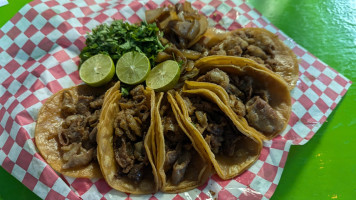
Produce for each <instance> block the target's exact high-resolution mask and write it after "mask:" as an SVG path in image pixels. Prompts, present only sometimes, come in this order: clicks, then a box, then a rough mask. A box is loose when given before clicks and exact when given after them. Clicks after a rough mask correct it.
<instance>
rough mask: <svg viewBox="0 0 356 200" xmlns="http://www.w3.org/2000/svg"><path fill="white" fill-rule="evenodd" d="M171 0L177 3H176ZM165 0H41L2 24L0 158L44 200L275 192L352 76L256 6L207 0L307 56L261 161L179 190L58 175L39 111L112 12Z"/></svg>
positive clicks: (129, 16) (231, 18) (211, 12)
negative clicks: (41, 141) (134, 189)
mask: <svg viewBox="0 0 356 200" xmlns="http://www.w3.org/2000/svg"><path fill="white" fill-rule="evenodd" d="M177 2H178V1H177V0H172V1H171V3H173V4H175V3H177ZM168 3H169V2H168V1H164V0H144V1H105V0H84V1H80V0H74V1H73V0H57V1H55V0H34V1H33V2H31V3H30V4H28V5H26V6H24V7H23V8H22V9H21V10H20V11H19V12H18V13H17V14H16V15H15V16H14V17H13V18H12V19H11V20H10V21H9V22H7V23H6V24H5V25H4V26H3V27H2V28H1V30H0V83H1V85H0V164H1V166H2V167H3V168H4V169H5V170H6V171H8V172H9V173H11V174H12V175H13V176H14V177H16V178H17V179H18V180H19V181H21V182H22V183H23V184H24V185H26V186H27V187H28V188H29V189H30V190H32V191H33V192H34V193H36V194H37V195H38V196H39V197H41V198H43V199H65V198H68V199H80V198H82V199H116V198H120V199H175V200H178V199H215V198H217V199H242V200H243V199H269V198H270V197H271V196H272V194H273V193H274V191H275V189H276V187H277V185H278V182H279V180H280V177H281V174H282V172H283V168H284V165H285V162H286V159H287V155H288V151H289V148H290V146H291V145H292V144H295V145H302V144H305V143H306V142H307V141H308V140H310V138H311V137H312V136H313V135H314V134H315V132H316V131H317V130H318V129H319V128H320V126H321V125H322V124H323V123H324V122H325V120H326V118H327V117H328V116H329V114H330V113H331V112H332V110H333V109H334V108H335V107H336V105H337V103H338V102H339V101H340V99H341V98H342V96H343V95H344V94H345V93H346V91H347V89H348V88H349V86H350V85H351V81H349V80H348V79H347V78H345V77H344V76H343V75H341V74H339V73H338V72H336V71H335V70H334V69H332V68H330V67H329V66H327V65H326V64H325V63H323V62H322V61H320V60H319V59H317V58H316V57H315V56H313V55H312V54H310V53H309V52H308V51H306V50H305V49H304V48H302V47H301V46H299V45H298V44H296V43H295V42H293V41H292V40H291V39H290V38H288V37H287V36H286V35H285V34H284V33H282V32H281V31H280V30H279V29H277V28H276V27H275V26H273V25H272V24H271V23H270V22H269V21H268V20H267V19H266V18H264V17H263V16H261V14H260V13H259V12H258V11H257V10H256V9H254V8H253V7H252V6H251V5H249V4H247V3H245V2H244V1H241V0H227V1H216V0H200V1H194V2H192V5H193V7H194V8H196V9H198V10H200V11H201V12H202V13H204V14H205V15H206V16H208V17H209V23H210V24H211V25H213V26H216V27H218V28H221V29H228V30H233V29H236V28H241V27H263V28H266V29H268V30H269V31H271V32H273V33H276V34H277V35H279V36H280V39H281V40H283V41H284V42H285V43H286V44H287V45H288V46H289V47H290V48H291V49H293V51H294V52H295V54H296V55H297V56H298V58H299V59H300V66H299V69H300V78H299V81H298V84H297V87H296V88H295V89H294V90H293V91H292V92H291V93H292V97H293V107H292V110H293V112H292V115H291V118H290V122H289V125H288V127H287V129H286V130H285V131H284V132H283V133H282V134H281V135H280V136H278V137H277V138H275V139H273V140H272V141H267V142H264V147H263V149H262V153H261V156H260V158H259V160H258V161H257V162H256V163H255V164H254V165H253V166H252V167H251V168H250V169H249V170H248V171H246V172H245V173H243V174H242V175H240V176H238V177H236V178H234V179H231V180H227V181H224V180H221V179H220V178H219V177H218V176H217V175H213V176H212V177H211V178H210V180H209V181H208V182H207V183H206V184H205V185H203V186H201V187H199V188H197V189H194V190H191V191H188V192H184V193H179V194H164V193H156V194H152V195H129V194H126V193H122V192H118V191H116V190H113V189H111V188H110V187H109V186H108V185H107V183H106V182H105V180H104V179H81V178H77V179H75V178H70V177H65V176H63V175H60V174H57V173H56V172H55V171H53V170H52V168H51V167H50V166H49V165H48V164H47V163H46V162H45V161H44V160H43V158H42V157H41V156H40V154H39V153H38V151H37V149H36V147H35V145H34V139H33V138H34V129H35V123H36V119H37V114H38V111H39V109H40V107H41V106H42V104H43V103H44V101H45V100H46V99H47V98H48V97H49V96H51V95H52V94H54V93H55V92H57V91H59V90H61V89H62V88H67V87H69V86H73V85H77V84H80V83H81V80H80V78H79V75H78V67H77V66H78V64H79V57H78V55H79V53H80V50H81V49H82V48H83V47H84V45H85V43H84V42H85V35H86V33H87V32H89V31H90V30H91V29H92V28H94V27H95V26H97V25H99V24H101V23H104V22H108V23H110V22H111V21H112V20H113V19H124V20H127V21H129V22H131V23H134V22H138V21H140V20H142V19H144V11H145V10H146V9H154V8H157V7H159V6H163V5H166V4H168Z"/></svg>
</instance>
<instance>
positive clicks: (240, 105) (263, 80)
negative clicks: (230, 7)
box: [185, 56, 291, 139]
mask: <svg viewBox="0 0 356 200" xmlns="http://www.w3.org/2000/svg"><path fill="white" fill-rule="evenodd" d="M196 67H197V68H198V69H199V70H200V75H199V76H198V78H197V79H196V81H197V82H194V81H187V82H186V84H185V88H186V89H196V88H205V89H208V90H210V91H213V92H214V93H215V94H216V95H217V96H218V97H219V99H220V100H221V101H222V102H223V103H224V104H225V105H228V106H229V110H230V112H228V113H227V114H228V115H229V116H231V117H232V118H234V119H236V121H237V122H238V123H239V124H240V125H241V126H243V127H245V128H246V129H250V131H251V132H252V133H254V134H256V135H258V136H259V137H260V138H261V139H272V138H273V137H275V136H277V135H278V134H280V133H281V132H282V131H283V130H284V129H285V127H286V126H287V124H288V121H289V117H290V113H291V97H290V93H289V89H288V85H287V84H286V82H285V81H283V80H282V79H281V78H280V77H279V76H277V75H276V74H273V73H271V72H269V71H268V70H266V69H264V68H263V67H262V66H260V65H258V64H257V63H255V62H253V61H250V60H248V59H244V58H238V57H229V56H214V58H211V57H206V58H203V59H201V60H199V61H198V65H196ZM199 82H205V83H199Z"/></svg>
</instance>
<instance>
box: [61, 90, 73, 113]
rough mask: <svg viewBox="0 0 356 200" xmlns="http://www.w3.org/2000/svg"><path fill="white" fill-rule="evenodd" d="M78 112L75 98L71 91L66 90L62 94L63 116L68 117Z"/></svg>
mask: <svg viewBox="0 0 356 200" xmlns="http://www.w3.org/2000/svg"><path fill="white" fill-rule="evenodd" d="M75 112H76V110H75V105H74V99H73V97H72V95H71V94H70V92H68V91H64V92H63V94H62V107H61V114H62V116H63V117H67V116H69V115H72V114H74V113H75Z"/></svg>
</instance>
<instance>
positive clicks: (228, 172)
mask: <svg viewBox="0 0 356 200" xmlns="http://www.w3.org/2000/svg"><path fill="white" fill-rule="evenodd" d="M172 100H176V104H177V105H178V107H179V110H180V112H181V113H182V121H183V123H184V125H185V126H186V128H187V130H188V131H189V134H190V135H191V137H192V138H193V139H194V141H195V143H196V146H199V147H201V148H203V149H204V150H205V151H204V152H205V155H206V156H207V157H208V158H209V159H210V161H211V163H212V164H213V166H214V168H215V171H216V172H217V174H218V175H219V176H220V178H222V179H224V180H226V179H230V178H233V177H235V176H237V175H239V174H241V173H242V172H244V171H245V170H246V169H247V168H249V167H250V166H251V165H252V164H253V163H254V162H255V161H256V160H257V159H258V157H259V155H260V152H261V148H262V141H261V140H260V139H259V138H258V137H255V136H254V135H251V134H249V133H248V132H247V130H245V129H244V128H243V127H238V126H236V125H235V124H234V121H233V120H232V119H231V118H229V117H228V116H227V115H226V114H225V112H226V110H227V109H228V108H227V106H225V105H224V104H223V103H222V102H219V103H218V104H216V103H215V100H217V101H220V100H218V97H217V96H216V95H215V94H214V93H213V92H211V91H208V90H206V89H195V90H186V91H183V93H182V94H179V93H178V92H176V93H175V99H172Z"/></svg>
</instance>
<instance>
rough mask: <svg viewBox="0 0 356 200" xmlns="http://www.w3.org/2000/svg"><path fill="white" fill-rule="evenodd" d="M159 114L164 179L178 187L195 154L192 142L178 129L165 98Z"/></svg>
mask: <svg viewBox="0 0 356 200" xmlns="http://www.w3.org/2000/svg"><path fill="white" fill-rule="evenodd" d="M162 104H163V105H162V106H161V107H160V109H159V114H160V116H161V118H162V127H163V135H164V143H165V147H164V148H165V160H164V165H163V169H164V171H165V172H166V177H167V179H169V180H168V181H170V182H171V183H172V184H173V185H178V184H179V183H180V182H181V181H182V180H183V177H184V175H185V172H186V170H187V168H189V165H190V164H191V160H192V157H194V156H197V152H196V151H195V149H194V147H193V146H192V142H191V141H190V140H189V138H188V137H187V136H186V135H185V133H184V132H183V130H182V129H181V128H180V127H179V125H178V122H177V120H176V117H175V115H174V113H173V111H172V108H171V106H170V105H169V103H168V101H167V100H166V98H164V101H163V102H162Z"/></svg>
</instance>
